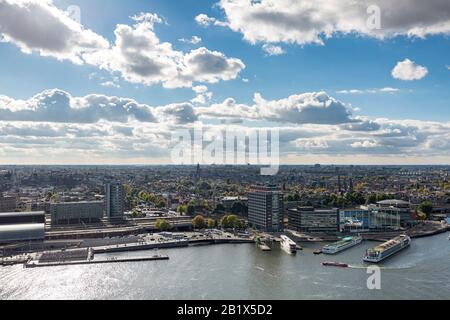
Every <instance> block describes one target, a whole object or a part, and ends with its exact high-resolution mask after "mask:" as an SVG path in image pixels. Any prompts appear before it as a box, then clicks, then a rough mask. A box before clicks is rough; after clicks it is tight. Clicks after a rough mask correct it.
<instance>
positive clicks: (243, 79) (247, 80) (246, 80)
mask: <svg viewBox="0 0 450 320" xmlns="http://www.w3.org/2000/svg"><path fill="white" fill-rule="evenodd" d="M242 82H245V83H249V82H250V80H249V79H247V78H242Z"/></svg>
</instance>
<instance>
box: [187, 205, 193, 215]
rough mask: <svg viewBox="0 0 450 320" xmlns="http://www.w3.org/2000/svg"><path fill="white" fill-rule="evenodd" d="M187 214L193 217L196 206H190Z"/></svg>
mask: <svg viewBox="0 0 450 320" xmlns="http://www.w3.org/2000/svg"><path fill="white" fill-rule="evenodd" d="M186 213H187V215H188V216H193V215H194V214H195V205H193V204H191V203H190V204H189V205H188V206H187V209H186Z"/></svg>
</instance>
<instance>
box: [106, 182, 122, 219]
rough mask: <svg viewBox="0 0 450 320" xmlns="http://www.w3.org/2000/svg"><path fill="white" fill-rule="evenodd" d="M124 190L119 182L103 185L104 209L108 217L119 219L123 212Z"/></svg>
mask: <svg viewBox="0 0 450 320" xmlns="http://www.w3.org/2000/svg"><path fill="white" fill-rule="evenodd" d="M124 199H125V191H124V188H123V185H122V184H121V183H120V182H111V183H108V184H106V185H105V211H106V218H108V219H121V218H123V212H124V206H125V203H124Z"/></svg>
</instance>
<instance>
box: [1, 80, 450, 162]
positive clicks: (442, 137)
mask: <svg viewBox="0 0 450 320" xmlns="http://www.w3.org/2000/svg"><path fill="white" fill-rule="evenodd" d="M196 90H197V91H198V94H206V93H208V88H206V87H203V88H201V87H199V88H196ZM211 118H213V119H216V120H220V119H227V121H226V122H224V123H221V122H220V121H213V122H209V120H210V119H211ZM228 120H231V121H228ZM246 121H252V122H254V123H252V124H251V125H249V124H248V123H246ZM199 124H201V125H203V127H204V129H208V130H209V129H211V130H216V131H218V132H220V131H221V130H224V129H225V128H228V127H229V126H233V128H235V129H236V130H239V131H246V132H247V131H249V130H255V128H267V129H271V128H277V129H278V130H279V131H280V147H281V150H280V151H281V155H282V162H284V161H285V159H286V157H288V156H293V155H296V156H305V155H313V156H314V157H315V156H327V157H344V156H348V157H351V158H350V159H352V161H353V160H354V159H355V158H354V157H356V156H361V155H364V156H366V157H369V158H370V159H369V160H368V161H369V162H371V161H372V159H374V158H373V157H379V158H380V159H382V158H384V159H387V157H392V156H393V155H395V156H396V157H397V159H398V158H399V157H402V159H403V157H405V159H408V158H407V157H423V156H426V157H427V159H428V160H429V161H431V160H430V159H431V158H432V157H435V158H436V157H439V160H440V161H444V160H445V157H447V161H448V160H449V159H450V148H448V146H449V145H450V123H444V122H442V123H439V122H431V121H419V120H389V119H368V118H362V117H359V118H355V117H353V116H352V115H351V112H350V111H349V110H348V109H347V108H346V106H345V104H343V103H342V102H339V101H337V100H335V99H333V98H332V97H330V96H328V95H327V94H326V93H323V92H317V93H304V94H298V95H293V96H290V97H287V98H284V99H280V100H271V101H267V100H265V99H263V98H262V97H261V95H259V94H257V95H255V99H254V104H252V105H246V104H239V103H238V102H236V100H234V99H233V98H229V99H227V100H225V101H224V102H223V103H220V104H213V105H211V106H203V107H194V106H193V104H192V103H190V102H180V103H176V104H170V105H166V106H157V107H151V106H148V105H145V104H140V103H138V102H136V101H135V100H133V99H127V98H118V97H108V96H104V95H88V96H85V97H73V96H71V95H70V94H68V93H66V92H64V91H61V90H56V89H54V90H47V91H44V92H42V93H40V94H38V95H36V96H35V97H32V98H30V99H28V100H15V99H13V98H9V97H6V96H0V155H1V157H2V159H10V157H12V156H16V157H18V158H19V159H29V158H30V157H31V158H32V159H45V162H46V163H48V161H56V162H57V163H64V162H73V161H74V159H69V158H68V155H73V154H74V153H75V154H77V156H76V159H75V160H76V162H78V163H80V162H83V163H93V162H98V161H102V162H104V161H105V159H108V161H113V162H115V163H125V162H134V163H141V162H143V163H145V162H146V161H148V160H149V159H152V160H154V159H158V161H160V162H166V163H167V162H170V158H169V154H170V139H171V132H173V130H175V129H180V128H186V129H192V128H194V127H195V126H196V125H199ZM69 150H70V152H69ZM149 157H150V158H149ZM164 157H165V158H164ZM161 159H165V160H161ZM334 159H336V158H334ZM436 159H437V158H436ZM442 159H444V160H442ZM436 161H437V160H436ZM444 162H445V161H444Z"/></svg>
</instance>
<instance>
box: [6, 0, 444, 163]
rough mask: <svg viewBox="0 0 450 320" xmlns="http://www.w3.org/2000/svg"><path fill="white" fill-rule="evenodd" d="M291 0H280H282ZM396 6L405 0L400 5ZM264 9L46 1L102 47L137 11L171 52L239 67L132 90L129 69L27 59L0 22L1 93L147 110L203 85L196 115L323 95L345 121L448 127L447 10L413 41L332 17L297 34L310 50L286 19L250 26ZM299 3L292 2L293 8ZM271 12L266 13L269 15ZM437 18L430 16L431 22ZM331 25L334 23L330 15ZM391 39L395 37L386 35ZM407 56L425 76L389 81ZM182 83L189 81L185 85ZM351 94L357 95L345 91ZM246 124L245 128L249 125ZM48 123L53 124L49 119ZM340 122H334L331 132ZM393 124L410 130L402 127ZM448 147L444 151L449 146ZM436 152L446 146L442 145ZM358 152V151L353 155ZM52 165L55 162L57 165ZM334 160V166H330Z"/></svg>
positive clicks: (158, 1)
mask: <svg viewBox="0 0 450 320" xmlns="http://www.w3.org/2000/svg"><path fill="white" fill-rule="evenodd" d="M4 1H6V2H7V3H8V2H9V5H10V7H11V8H12V7H13V5H14V3H15V2H17V1H14V0H1V1H0V2H4ZM27 1H28V0H27ZM27 1H26V2H27ZM291 1H292V0H282V1H281V2H291ZM402 1H406V2H408V0H402ZM29 2H30V3H33V0H29ZM238 2H239V1H238ZM270 2H272V1H271V0H265V1H262V3H261V4H260V7H258V8H256V7H255V6H254V5H253V4H252V3H251V2H249V1H246V0H243V1H240V5H242V6H244V7H245V6H248V8H250V9H252V10H254V11H255V12H254V13H255V14H254V15H253V16H252V15H250V13H251V11H249V12H250V13H249V15H248V16H245V17H242V16H241V15H239V14H238V12H236V11H233V10H232V8H231V9H230V7H228V6H229V5H230V3H231V5H233V1H232V0H222V2H219V1H216V0H213V1H197V0H183V1H175V0H171V1H167V0H146V1H142V0H128V1H107V0H94V1H92V0H90V1H87V0H86V1H85V0H79V1H75V0H70V1H66V0H64V1H63V0H55V1H53V3H51V2H49V3H50V6H52V7H55V8H57V9H58V10H60V11H61V12H63V11H64V10H66V8H67V7H69V6H70V5H76V6H79V8H80V9H81V24H80V25H81V26H82V28H83V29H84V30H87V29H89V30H91V31H92V32H94V33H95V34H96V35H98V36H99V37H101V38H104V39H105V40H106V41H107V42H109V43H110V46H112V45H113V43H114V41H115V39H116V36H115V34H114V31H115V30H116V26H117V25H118V24H122V25H126V26H129V27H130V28H132V26H133V25H134V24H137V23H138V22H136V21H133V20H132V19H131V18H130V17H132V16H136V15H138V14H140V13H152V14H156V15H157V16H158V17H159V18H160V19H161V21H160V22H159V23H153V22H152V23H151V26H149V30H151V33H152V34H155V35H156V36H157V38H158V39H159V41H160V42H167V43H170V44H172V49H173V50H175V51H177V52H182V53H183V54H185V55H187V54H188V53H189V52H191V50H195V49H198V48H202V47H204V48H207V50H208V53H209V52H218V53H220V54H221V55H223V58H224V59H238V60H240V61H241V62H242V64H244V65H245V67H236V68H234V67H233V68H234V69H233V68H232V67H230V70H231V69H233V70H231V71H230V73H232V75H231V79H228V78H227V79H225V77H224V76H223V74H217V75H215V77H216V78H217V79H216V80H215V81H208V80H207V81H203V80H199V77H198V76H197V75H190V76H189V77H190V78H189V79H191V80H192V79H193V81H192V83H190V84H188V85H185V86H184V85H183V86H184V87H177V88H167V87H165V86H163V83H164V82H159V81H157V82H156V83H152V84H148V83H142V81H141V83H139V81H137V82H136V81H130V80H129V78H128V79H127V75H126V74H124V71H123V70H125V69H126V68H129V66H123V67H121V68H119V69H117V68H116V69H114V67H112V66H109V69H108V70H105V69H102V68H101V67H99V64H98V63H91V62H87V60H85V61H83V62H82V63H80V64H75V63H73V61H70V60H69V59H59V60H58V58H55V57H56V56H55V55H54V54H53V53H52V54H43V53H42V52H43V51H39V49H36V48H33V49H32V50H31V51H32V52H31V53H29V52H27V53H26V52H24V51H25V50H23V47H21V45H20V44H18V43H22V44H23V42H21V41H22V40H21V39H17V38H14V35H15V33H14V32H15V31H14V30H13V29H12V28H13V27H11V26H7V25H5V26H2V22H0V33H2V30H3V35H4V36H5V35H6V37H9V38H8V39H7V40H6V41H3V42H0V57H1V60H0V95H3V96H6V97H8V98H9V99H13V100H15V101H19V100H21V101H25V102H24V103H25V104H26V103H27V102H26V101H27V100H28V99H30V98H31V97H33V96H35V95H37V94H40V93H42V92H44V91H45V90H52V89H56V88H57V89H60V90H62V91H63V92H65V93H67V94H69V95H71V96H72V97H85V96H88V95H91V94H97V95H104V96H107V97H113V96H118V97H123V98H127V99H132V100H135V101H137V102H138V103H140V104H144V105H146V106H148V107H151V108H153V107H162V106H167V105H171V104H176V103H177V104H178V103H187V102H189V101H191V100H192V99H194V98H195V97H196V96H198V95H199V94H198V93H196V92H194V91H195V90H193V87H195V86H200V85H203V86H206V87H207V92H209V94H210V96H208V97H207V98H206V100H207V101H206V102H205V101H204V102H203V103H202V104H201V105H196V104H195V103H194V102H191V103H192V107H193V108H194V111H195V110H197V109H196V108H207V107H208V106H211V105H221V104H223V102H224V101H225V100H226V99H227V98H233V99H234V101H235V102H236V103H237V104H245V105H247V106H250V107H252V106H254V105H255V103H254V95H255V93H260V94H261V96H262V97H263V98H264V99H265V100H266V101H281V100H283V99H287V98H288V97H290V96H293V95H301V94H305V93H318V92H322V91H325V92H326V93H327V95H328V97H329V98H330V99H335V100H336V101H338V103H340V104H342V105H343V106H345V107H346V108H349V110H350V109H351V110H352V111H351V112H352V117H353V118H357V119H362V118H363V119H364V121H377V119H379V118H383V119H388V120H389V121H405V120H414V121H420V122H421V123H426V122H427V121H431V122H433V123H434V125H436V126H438V125H439V123H441V124H444V125H448V123H449V122H450V112H449V108H450V105H449V101H450V90H448V89H449V88H450V70H449V69H448V67H447V66H450V55H449V53H450V41H449V31H450V30H448V29H446V27H445V23H450V6H449V8H448V12H447V11H445V12H444V13H443V14H442V12H441V15H440V16H439V19H442V21H436V25H439V26H442V24H444V27H441V29H442V30H441V29H439V30H438V31H437V32H436V31H433V32H430V31H425V34H422V33H420V32H422V31H420V32H419V31H417V32H418V33H420V35H419V34H418V35H417V36H415V35H413V36H407V34H410V33H411V30H416V29H414V27H416V26H414V25H412V24H411V23H405V26H402V25H401V22H399V23H398V24H397V23H395V24H394V23H392V22H391V21H389V22H387V23H389V24H388V25H387V26H386V30H385V31H382V36H381V37H380V36H379V34H376V35H375V34H372V33H371V31H368V30H365V29H364V28H361V27H360V24H359V22H358V17H357V15H356V14H355V15H352V16H351V17H349V19H354V20H355V22H354V25H355V26H354V27H352V29H351V32H348V31H347V29H345V28H347V27H339V25H340V24H341V21H338V20H336V22H335V23H334V24H333V27H334V28H336V30H333V32H334V33H333V35H332V36H330V37H329V38H326V37H325V36H323V33H321V32H322V30H321V29H320V27H321V26H320V24H318V25H319V26H316V25H310V26H306V27H305V28H306V29H305V30H306V31H305V33H306V32H315V31H316V30H317V33H318V35H319V37H321V38H322V39H323V44H317V43H314V41H311V40H310V39H309V38H308V39H306V36H305V37H303V36H302V34H301V33H300V35H299V36H297V38H295V39H290V38H287V39H286V36H285V35H283V32H285V33H286V34H292V30H294V31H295V28H300V27H301V28H303V27H304V26H303V25H302V26H298V25H297V24H296V23H294V24H293V25H289V24H288V23H289V22H283V23H280V24H276V23H278V22H279V21H271V20H267V21H261V20H258V19H259V18H258V17H259V16H258V15H257V14H259V13H261V12H264V10H269V9H267V8H266V7H264V5H265V4H266V3H267V4H270ZM281 2H278V3H281ZM301 2H302V1H297V3H301ZM306 2H308V1H306ZM319 2H320V1H319ZM344 2H345V1H344ZM362 2H363V1H362ZM375 2H377V1H375ZM379 2H380V6H381V9H382V11H381V12H382V13H384V12H386V11H387V12H389V13H390V14H391V15H393V16H395V15H399V18H398V21H403V20H405V21H406V20H407V19H408V16H402V14H408V13H402V12H401V11H400V10H399V9H397V8H395V4H394V5H392V7H389V5H386V2H385V1H379ZM410 2H415V0H410ZM437 2H439V0H433V1H431V4H430V5H429V10H430V11H431V10H433V9H434V6H433V4H434V3H436V4H438V3H437ZM252 5H253V7H252ZM6 8H9V7H7V6H4V7H0V10H5V11H6ZM8 10H9V9H8ZM270 10H272V9H270ZM274 10H275V11H276V10H279V13H280V12H281V13H282V14H285V15H286V16H287V14H286V12H285V11H284V9H283V8H282V7H280V8H275V9H274ZM297 10H298V12H296V8H295V7H294V8H293V9H292V12H293V13H294V14H295V13H298V14H299V16H302V17H303V14H304V12H302V11H301V8H300V7H298V8H297ZM355 10H356V9H355ZM427 10H428V9H427ZM422 11H423V10H422ZM441 11H442V9H441ZM268 12H269V11H268ZM317 12H318V13H319V14H324V15H325V14H328V12H324V13H322V11H321V9H319V8H318V9H317ZM355 12H356V11H355ZM265 13H267V12H265ZM270 13H271V12H269V14H267V15H266V16H267V17H269V16H270ZM432 13H433V12H431V13H430V14H432ZM437 13H438V12H436V17H437V16H438V15H437ZM0 14H1V11H0ZM200 14H204V15H206V16H208V17H213V18H214V19H216V21H220V22H226V23H228V26H227V25H225V26H218V25H214V24H213V23H209V24H207V25H206V24H204V25H201V24H200V23H199V22H197V21H196V17H197V16H198V15H200ZM411 16H414V17H415V19H416V20H417V23H418V25H419V26H423V25H424V24H427V23H428V24H429V25H428V26H429V27H430V29H431V28H434V29H435V28H436V25H433V23H434V22H433V21H432V20H431V21H430V20H427V17H425V15H424V17H423V19H424V20H423V22H422V21H420V19H421V17H420V16H419V18H417V15H414V12H412V13H411ZM257 18H258V19H257ZM363 18H364V17H363ZM240 19H241V20H242V19H248V21H240ZM251 19H255V20H254V21H253V20H251ZM330 19H338V18H336V17H333V16H332V17H330ZM361 19H362V18H361ZM286 21H288V20H286ZM289 21H290V20H289ZM352 21H353V20H352ZM382 22H383V20H382ZM259 23H265V24H266V25H271V24H273V28H272V29H273V30H274V34H273V35H267V36H266V35H265V34H263V35H261V34H258V32H257V29H258V27H259ZM390 24H392V26H391V25H390ZM8 28H9V29H8ZM17 28H20V23H18V26H17ZM277 28H280V29H277ZM283 28H285V30H284V29H283ZM290 28H292V30H291V29H290ZM339 28H340V29H339ZM434 29H433V30H434ZM5 30H6V31H5ZM311 30H312V31H311ZM414 32H416V31H414ZM427 32H428V33H427ZM394 33H395V35H393V34H394ZM32 36H36V35H32ZM193 36H198V37H200V38H201V42H200V43H198V44H190V43H185V42H181V41H179V39H181V38H185V39H190V38H191V37H193ZM27 39H29V38H27ZM253 39H256V40H253ZM25 45H26V46H27V45H28V44H25ZM265 45H268V46H276V47H279V48H281V49H282V50H283V54H280V55H272V56H271V55H269V54H267V53H266V52H265V51H264V50H263V47H264V46H265ZM43 50H46V49H45V48H44V49H43ZM83 59H85V58H83ZM406 59H409V60H408V61H411V63H412V66H413V67H414V68H426V70H427V72H426V75H425V76H423V75H422V76H420V79H416V80H405V79H403V80H400V79H398V78H395V77H394V76H393V75H392V72H393V69H394V67H396V65H397V64H398V63H400V62H402V61H405V60H406ZM227 61H228V62H229V61H231V60H227ZM113 69H114V70H113ZM171 80H173V79H171ZM191 80H188V82H189V81H191ZM197 80H199V81H197ZM111 81H113V84H114V87H112V86H104V85H102V83H103V84H104V83H105V82H111ZM163 81H165V80H163ZM383 88H390V89H392V90H391V91H389V92H382V91H380V90H381V89H383ZM350 90H358V91H357V92H356V91H354V92H353V93H350V92H349V91H350ZM344 92H345V93H344ZM28 102H29V101H28ZM1 107H2V106H1V105H0V108H1ZM3 108H6V109H7V107H6V106H3ZM352 108H353V109H352ZM0 111H1V110H0ZM235 116H236V115H234V116H233V117H235ZM244 118H245V117H244ZM277 119H278V118H277ZM0 120H2V119H0ZM103 120H105V119H103ZM210 120H211V119H210ZM244 120H249V119H244ZM250 120H252V121H253V120H254V119H250ZM260 120H264V121H266V122H264V123H266V124H267V123H272V124H273V125H277V123H278V124H280V123H281V122H282V121H279V120H276V121H273V119H260ZM5 121H6V122H5ZM16 122H17V124H19V123H24V121H23V119H22V118H20V119H15V118H14V117H9V118H4V119H3V125H6V124H9V125H11V124H14V123H16ZM25 122H27V123H28V124H29V123H30V122H31V123H32V122H38V121H29V120H25ZM39 122H40V123H41V124H42V123H43V122H45V121H43V120H42V119H40V120H39ZM67 122H68V121H66V122H65V123H67ZM49 123H52V122H51V121H49ZM205 123H208V122H205ZM286 123H289V125H296V126H297V127H299V126H301V125H319V126H323V125H331V123H326V124H323V123H314V121H312V122H307V123H304V122H303V120H301V123H292V122H289V121H287V122H286ZM122 124H123V123H122ZM341 124H342V123H336V124H335V125H341ZM402 125H404V126H409V125H410V124H407V125H405V124H402ZM389 126H391V127H392V126H393V127H395V126H396V124H393V123H390V124H389ZM417 126H418V127H416V132H417V131H420V130H419V129H420V128H419V127H420V126H419V125H417ZM321 128H323V131H324V132H325V131H327V130H328V131H329V130H331V129H330V128H329V127H327V128H325V127H321ZM380 130H381V129H380ZM405 130H406V129H405ZM446 130H447V129H446ZM328 131H327V132H328ZM406 131H407V130H406ZM431 131H433V130H431ZM447 133H448V132H446V131H444V132H442V136H441V137H440V140H442V139H444V140H445V139H447V138H448V135H447ZM409 135H410V133H409ZM320 136H321V135H320ZM380 136H381V135H376V136H374V137H367V139H369V140H365V141H371V142H375V140H377V139H380ZM355 138H356V137H355ZM421 139H423V140H421ZM427 139H428V140H427ZM429 139H430V137H429V136H428V135H427V137H420V138H417V137H416V140H420V141H421V143H422V146H421V149H420V150H424V149H423V148H424V146H425V144H426V146H427V147H429V145H430V143H431V142H430V141H429ZM352 141H353V140H352ZM352 141H350V142H352ZM445 141H447V140H445ZM376 142H377V143H378V142H379V141H378V140H377V141H376ZM352 143H353V144H354V143H355V142H354V141H353V142H352ZM0 145H1V143H0ZM448 145H449V146H450V142H449V144H448ZM3 146H7V147H8V148H16V147H18V146H17V145H14V144H12V143H10V142H6V141H5V142H4V143H3ZM409 147H411V146H409ZM441 147H442V146H441ZM444 147H447V144H446V145H444ZM392 148H394V146H392V145H391V146H388V149H383V148H381V149H382V150H380V151H379V153H377V154H378V156H380V157H382V155H383V152H384V153H391V152H392V150H393V149H392ZM287 149H290V148H287ZM330 149H333V148H330ZM344 149H345V148H344ZM61 150H62V149H61ZM399 150H400V147H399ZM418 150H419V146H417V149H414V150H413V151H415V152H416V153H418V154H419V153H421V152H422V151H421V152H419V151H418ZM364 151H367V150H360V152H361V154H362V155H363V154H364ZM409 151H411V150H409ZM434 152H436V151H433V156H438V157H439V159H440V160H439V162H442V161H444V162H445V160H446V159H448V155H443V156H444V158H442V156H441V155H439V154H435V153H434ZM315 153H319V154H322V155H323V154H325V155H326V156H329V157H331V158H333V156H334V155H335V156H336V157H340V156H342V155H345V154H346V151H344V150H343V151H342V152H339V151H336V150H329V152H327V151H326V150H321V151H320V152H318V151H317V150H309V151H308V154H310V155H311V154H315ZM20 154H21V153H20V152H18V153H17V156H16V157H15V158H14V161H20V159H21V156H20ZM431 154H432V153H431V151H430V155H431ZM55 157H57V156H55ZM55 159H56V160H57V158H55ZM99 159H101V158H99ZM118 159H119V160H117V161H125V160H124V159H123V158H122V157H118ZM133 159H134V160H133ZM133 159H130V160H129V161H135V160H136V159H137V158H133ZM336 159H338V158H336ZM75 160H76V159H74V160H73V161H75ZM11 161H13V160H11ZM127 161H128V160H127ZM330 161H331V160H330ZM336 161H337V162H339V160H336Z"/></svg>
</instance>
